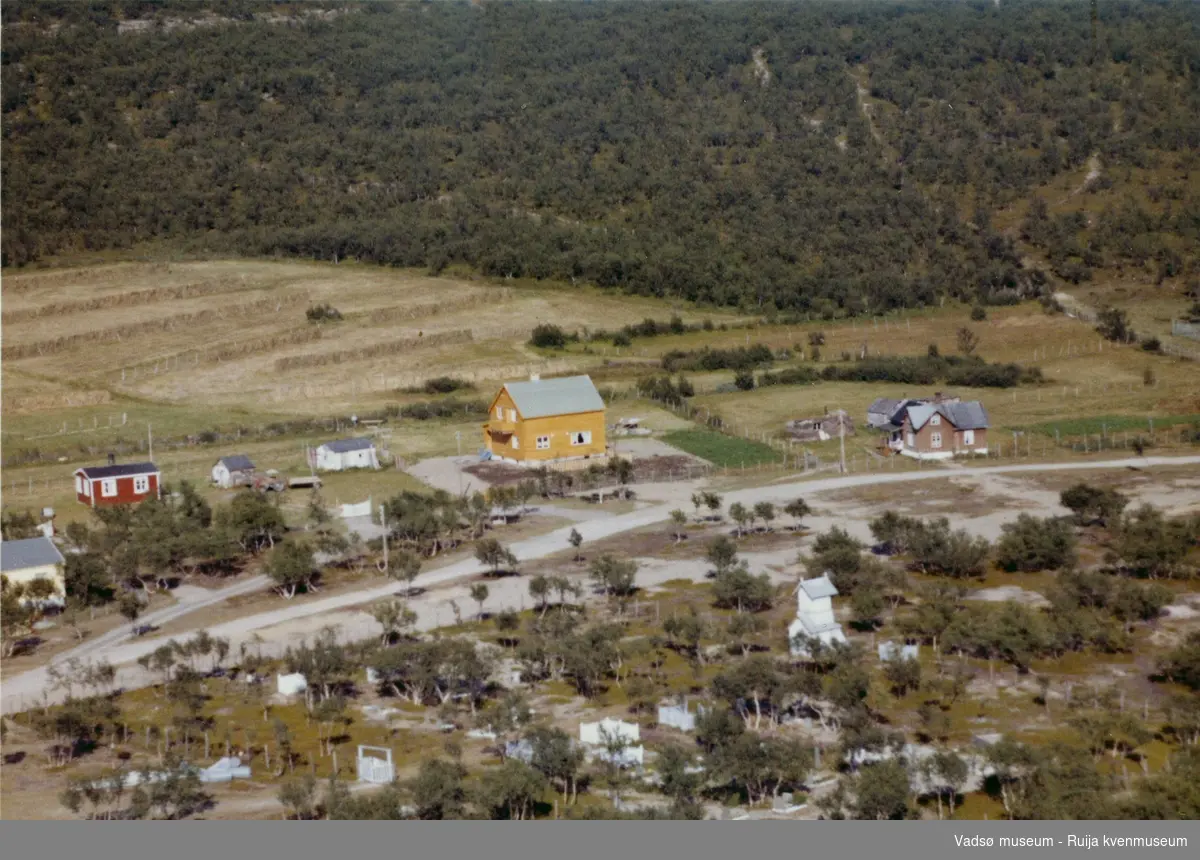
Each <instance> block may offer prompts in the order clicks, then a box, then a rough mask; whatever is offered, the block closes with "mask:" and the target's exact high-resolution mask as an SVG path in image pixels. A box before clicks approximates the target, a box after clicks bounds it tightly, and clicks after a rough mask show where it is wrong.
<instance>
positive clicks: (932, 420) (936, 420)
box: [929, 415, 942, 427]
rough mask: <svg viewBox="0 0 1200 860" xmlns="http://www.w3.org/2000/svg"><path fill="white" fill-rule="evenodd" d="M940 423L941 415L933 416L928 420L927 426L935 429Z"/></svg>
mask: <svg viewBox="0 0 1200 860" xmlns="http://www.w3.org/2000/svg"><path fill="white" fill-rule="evenodd" d="M941 423H942V416H941V415H934V416H932V417H930V419H929V424H930V426H932V427H937V426H938V425H939V424H941Z"/></svg>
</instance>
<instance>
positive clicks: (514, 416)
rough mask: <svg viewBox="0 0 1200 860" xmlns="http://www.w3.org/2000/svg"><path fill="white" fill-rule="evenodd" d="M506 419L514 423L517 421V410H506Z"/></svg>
mask: <svg viewBox="0 0 1200 860" xmlns="http://www.w3.org/2000/svg"><path fill="white" fill-rule="evenodd" d="M508 420H509V421H511V422H512V423H514V424H516V423H517V410H515V409H510V410H508Z"/></svg>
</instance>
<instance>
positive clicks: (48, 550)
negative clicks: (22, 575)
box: [0, 537, 65, 573]
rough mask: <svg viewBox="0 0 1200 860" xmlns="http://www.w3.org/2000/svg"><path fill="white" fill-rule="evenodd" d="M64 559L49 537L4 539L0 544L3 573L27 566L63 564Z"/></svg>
mask: <svg viewBox="0 0 1200 860" xmlns="http://www.w3.org/2000/svg"><path fill="white" fill-rule="evenodd" d="M64 561H65V560H64V559H63V556H62V553H61V552H59V551H58V547H56V546H55V545H54V542H53V541H51V540H50V538H45V537H36V538H26V539H25V540H6V541H4V543H2V544H0V572H3V573H7V572H9V571H10V570H25V569H26V568H29V567H44V566H46V565H49V564H63V563H64Z"/></svg>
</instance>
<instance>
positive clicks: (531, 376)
mask: <svg viewBox="0 0 1200 860" xmlns="http://www.w3.org/2000/svg"><path fill="white" fill-rule="evenodd" d="M541 378H542V376H541V374H540V373H531V374H529V381H530V382H539V381H540V380H541Z"/></svg>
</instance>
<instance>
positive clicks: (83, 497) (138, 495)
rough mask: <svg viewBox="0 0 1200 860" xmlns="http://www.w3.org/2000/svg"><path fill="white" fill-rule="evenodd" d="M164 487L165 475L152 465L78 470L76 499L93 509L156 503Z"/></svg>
mask: <svg viewBox="0 0 1200 860" xmlns="http://www.w3.org/2000/svg"><path fill="white" fill-rule="evenodd" d="M161 486H162V475H161V474H160V473H159V471H158V467H157V466H155V465H154V464H153V463H125V464H123V465H120V466H85V467H84V468H82V469H76V470H75V498H76V499H78V500H79V501H80V502H82V503H83V504H85V505H87V506H88V507H92V508H95V507H98V506H101V505H135V504H137V503H138V502H142V501H145V500H146V499H151V498H154V499H157V498H158V497H159V492H160V489H159V488H160V487H161Z"/></svg>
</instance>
